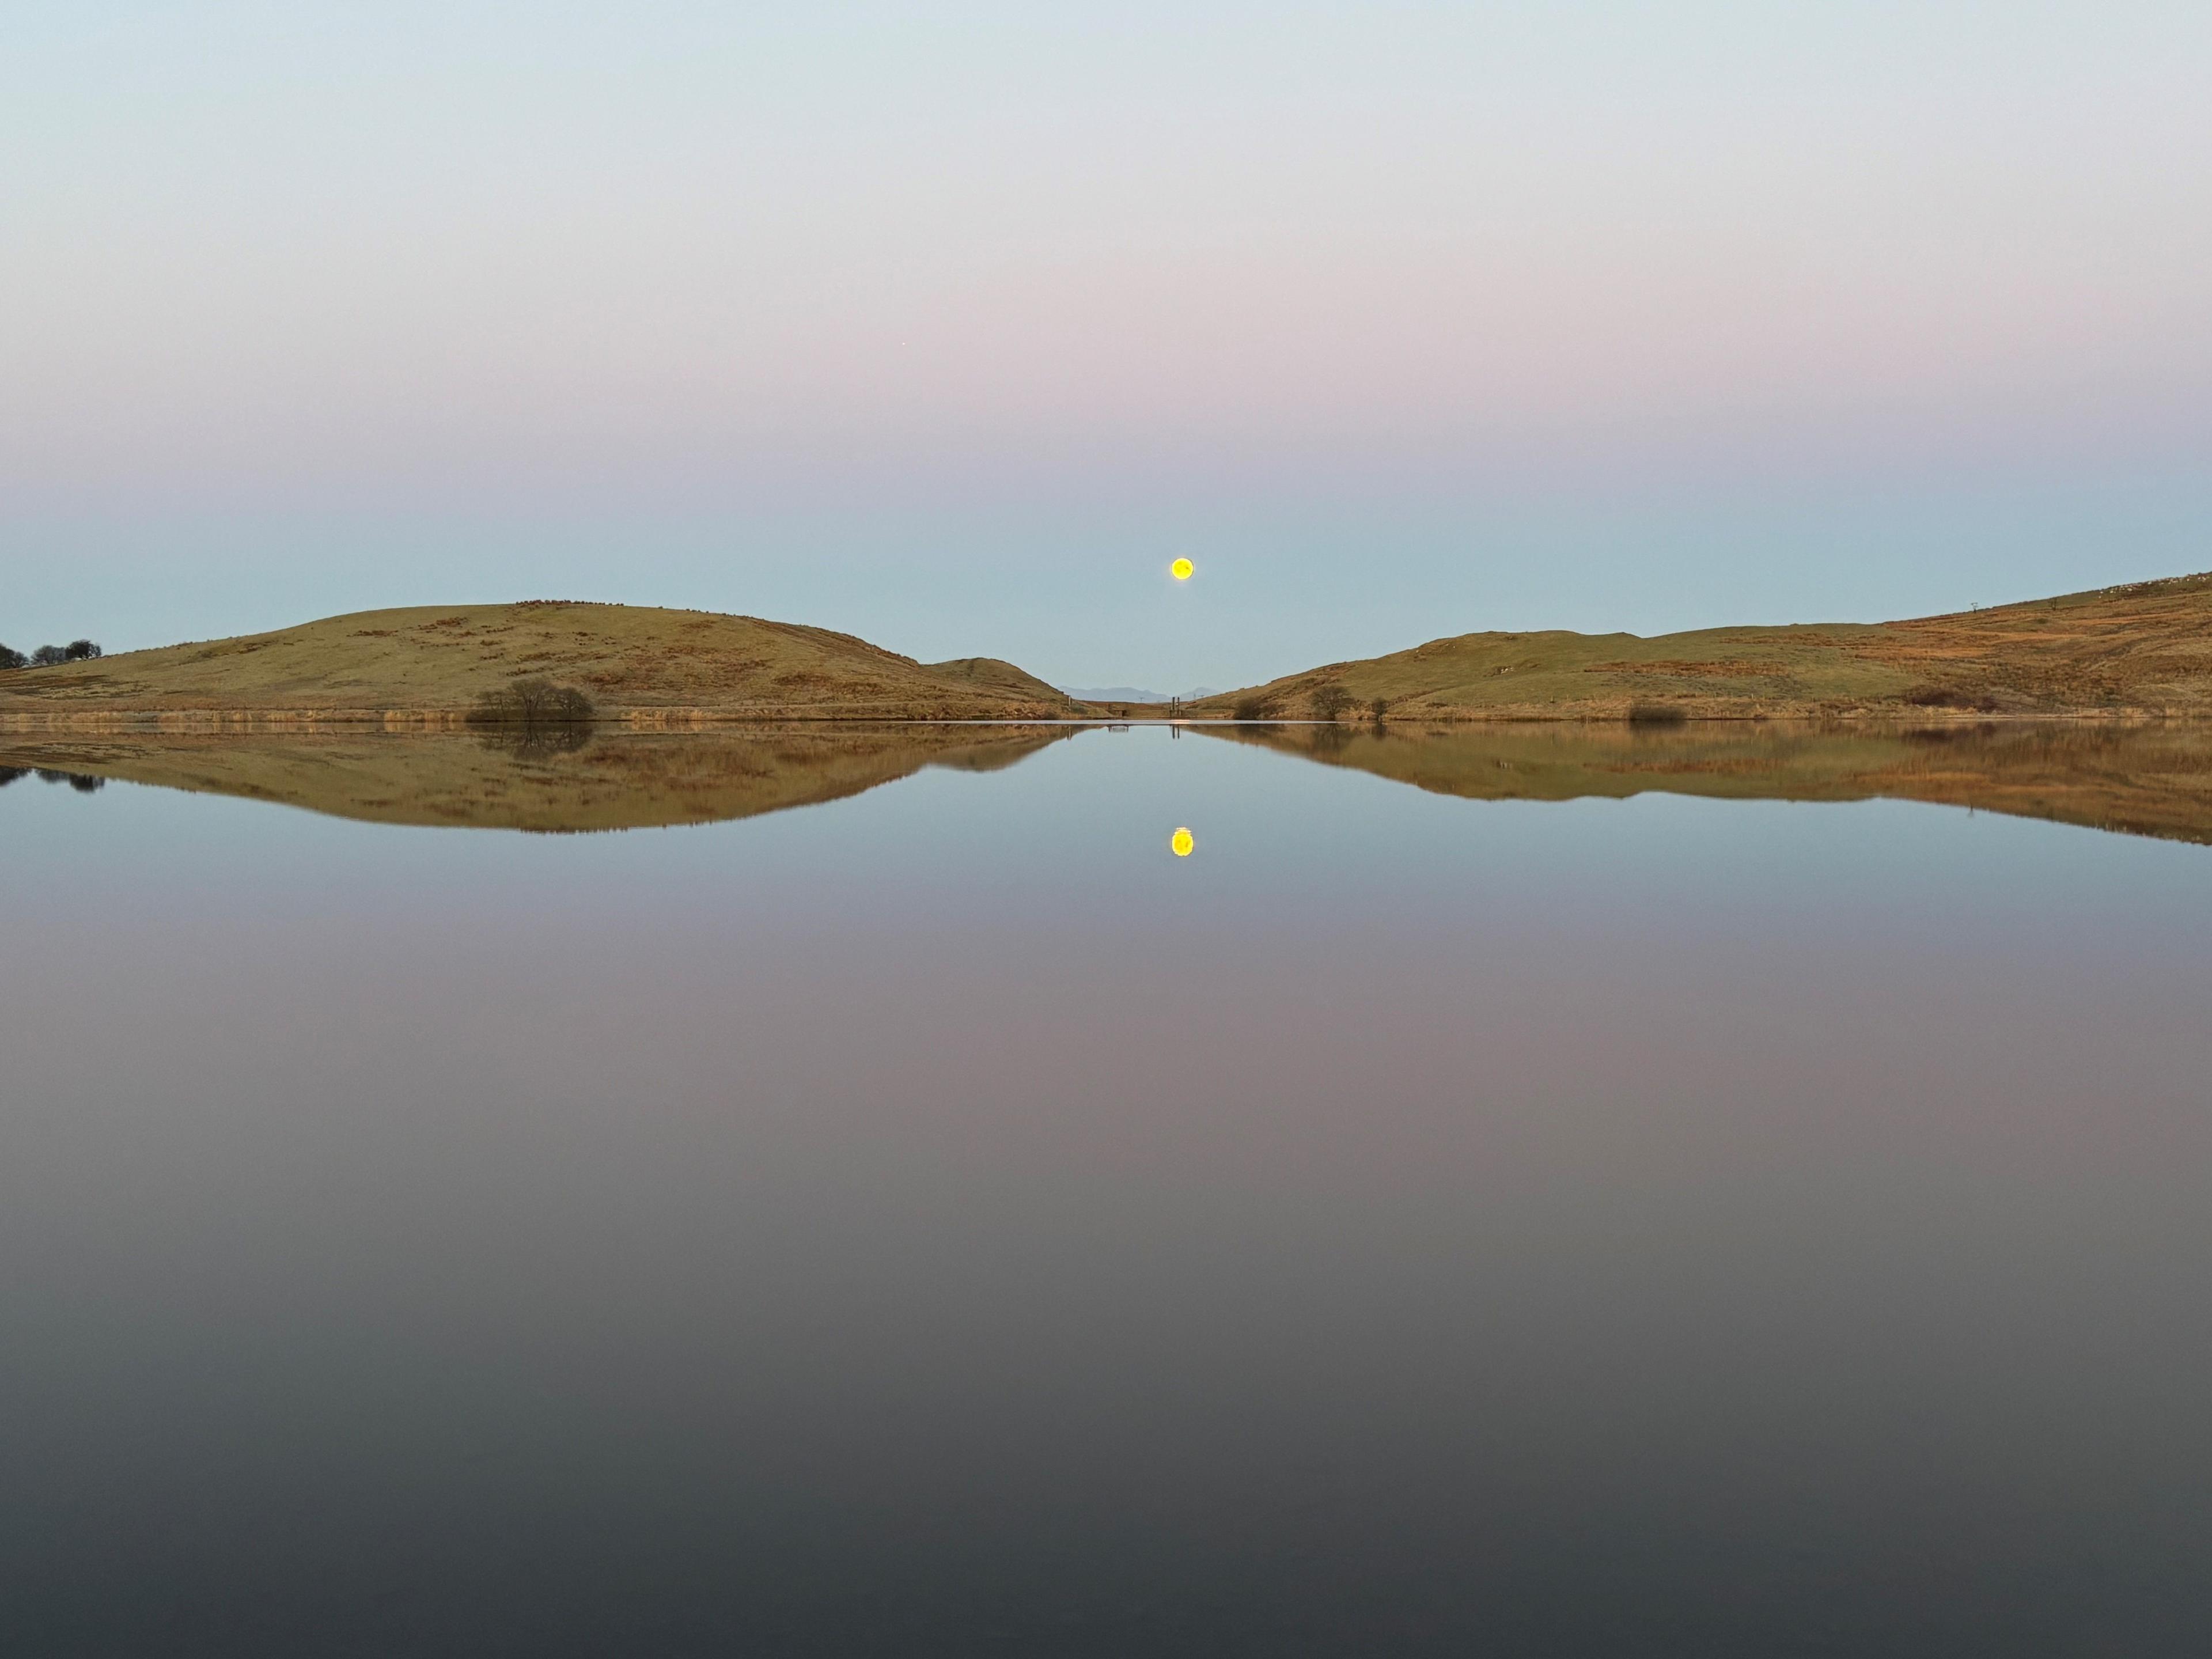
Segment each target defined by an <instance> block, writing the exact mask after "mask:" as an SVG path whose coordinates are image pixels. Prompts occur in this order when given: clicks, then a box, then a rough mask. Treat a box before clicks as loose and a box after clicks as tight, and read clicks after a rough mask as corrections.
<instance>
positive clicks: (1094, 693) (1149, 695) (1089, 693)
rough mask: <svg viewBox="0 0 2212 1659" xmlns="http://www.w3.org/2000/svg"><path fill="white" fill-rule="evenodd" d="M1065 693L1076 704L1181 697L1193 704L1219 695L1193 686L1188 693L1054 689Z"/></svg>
mask: <svg viewBox="0 0 2212 1659" xmlns="http://www.w3.org/2000/svg"><path fill="white" fill-rule="evenodd" d="M1054 690H1060V691H1065V692H1066V694H1067V695H1068V696H1071V697H1073V698H1074V699H1075V700H1076V701H1077V702H1170V701H1171V699H1172V698H1174V697H1181V698H1182V700H1183V701H1184V702H1196V701H1197V700H1198V699H1199V698H1200V697H1218V696H1220V695H1221V693H1219V692H1218V691H1217V690H1214V689H1213V688H1212V686H1210V685H1199V686H1193V687H1192V688H1191V689H1190V690H1188V691H1177V692H1172V693H1170V692H1167V691H1147V690H1144V689H1143V688H1142V687H1140V686H1134V685H1062V686H1056V687H1054Z"/></svg>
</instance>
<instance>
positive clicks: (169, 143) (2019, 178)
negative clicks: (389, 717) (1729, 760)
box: [0, 0, 2212, 690]
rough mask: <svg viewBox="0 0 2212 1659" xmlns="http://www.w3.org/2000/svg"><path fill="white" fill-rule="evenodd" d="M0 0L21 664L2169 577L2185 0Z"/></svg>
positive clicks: (2181, 487) (1041, 637) (1067, 658)
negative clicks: (886, 0)
mask: <svg viewBox="0 0 2212 1659" xmlns="http://www.w3.org/2000/svg"><path fill="white" fill-rule="evenodd" d="M0 37H3V38H0V640H4V641H7V642H8V643H10V644H13V645H15V646H17V647H25V646H27V645H30V644H34V643H37V642H39V641H42V640H45V639H48V638H67V637H70V636H73V635H79V634H87V633H89V634H92V635H94V636H96V637H100V638H101V639H103V640H104V641H106V643H108V644H109V645H110V646H111V647H126V646H136V645H145V644H153V643H158V642H161V641H167V640H171V639H176V638H181V637H205V636H209V635H218V634H226V633H235V632H243V631H248V630H252V629H262V628H268V627H275V626H279V625H282V624H284V623H290V622H295V621H301V620H304V619H306V618H307V617H311V616H316V615H322V614H327V613H329V612H332V611H342V610H353V609H361V608H366V607H369V606H374V605H398V604H423V603H435V602H439V601H446V600H461V599H501V598H527V597H535V596H553V597H568V598H592V599H621V600H627V601H633V602H639V603H653V604H668V605H698V606H704V607H710V608H714V609H718V610H734V611H750V612H754V613H757V614H763V615H769V616H775V617H785V618H787V619H791V620H796V621H806V622H817V623H824V624H827V625H830V626H835V627H839V628H844V629H852V630H854V631H856V632H859V633H862V634H864V635H867V636H868V637H870V638H872V639H875V640H877V641H879V642H881V643H883V644H885V645H888V646H890V647H893V648H895V649H898V650H902V651H907V652H910V653H914V654H915V655H918V656H922V657H925V658H932V657H939V656H945V655H951V654H963V655H964V654H969V653H993V654H1000V655H1006V656H1010V657H1012V658H1014V659H1017V660H1018V661H1021V662H1022V663H1024V665H1026V666H1029V667H1030V668H1032V669H1034V670H1036V671H1038V672H1041V673H1043V674H1045V675H1047V676H1048V677H1049V678H1055V679H1058V680H1060V681H1062V682H1063V683H1076V684H1101V683H1109V682H1120V683H1127V682H1133V683H1137V684H1153V685H1156V686H1158V687H1160V688H1161V689H1164V690H1177V689H1182V688H1183V687H1186V686H1188V685H1190V684H1194V683H1198V682H1205V683H1208V684H1215V685H1222V684H1238V683H1243V682H1248V681H1250V680H1253V679H1256V678H1264V677H1266V676H1267V675H1272V674H1273V673H1277V672H1281V671H1287V670H1290V669H1292V668H1296V667H1300V666H1304V665H1308V664H1310V663H1312V662H1315V661H1320V660H1327V659H1335V658H1342V657H1347V656H1352V655H1362V654H1366V653H1371V652H1376V651H1382V650H1389V649H1394V648H1397V647H1402V646H1406V645H1410V644H1413V643H1416V642H1418V641H1420V640H1423V639H1426V638H1431V637H1433V636H1436V635H1442V634H1450V633H1459V632H1464V631H1467V630H1469V629H1478V628H1487V627H1507V628H1528V627H1540V626H1565V627H1576V628H1583V629H1632V630H1635V631H1638V632H1653V631H1657V630H1660V629H1668V628H1676V627H1685V626H1695V625H1702V624H1706V623H1726V622H1745V621H1787V620H1816V619H1832V618H1869V619H1870V618H1874V617H1883V616H1893V615H1903V614H1911V613H1914V612H1918V611H1927V610H1933V609H1944V608H1950V607H1953V606H1962V605H1966V604H1969V603H1974V602H1983V603H1989V602H1995V601H1997V600H2001V599H2010V598H2020V597H2026V596H2028V595H2032V594H2035V593H2039V592H2052V591H2058V590H2063V589H2071V588H2079V587H2085V586H2093V585H2096V584H2100V583H2103V582H2107V581H2112V580H2122V579H2128V578H2134V577H2142V576H2149V575H2157V574H2172V573H2175V572H2178V571H2181V570H2194V569H2202V568H2207V567H2212V449H2209V448H2208V440H2212V96H2208V94H2207V92H2206V88H2207V86H2208V85H2212V6H2207V5H2205V4H2203V3H2202V0H2195V3H2146V0H2098V3H2073V0H2067V3H2035V0H2002V3H1987V4H1982V3H1965V0H1913V3H1896V4H1891V3H1881V0H1850V3H1833V4H1812V3H1787V0H1761V3H1751V0H1744V3H1723V0H1675V3H1645V4H1604V3H1586V4H1575V3H1567V0H1563V3H1547V4H1535V3H1528V4H1522V5H1517V6H1499V5H1491V6H1484V5H1476V4H1470V3H1461V4H1450V5H1446V4H1410V3H1389V0H1363V3H1358V4H1339V5H1322V4H1310V3H1307V4H1300V3H1274V4H1267V5H1261V4H1207V3H1201V0H1182V3H1176V4H1165V3H1152V0H1115V3H1113V4H1088V3H1077V0H1068V3H1062V4H1053V5H1044V4H1038V3H1036V0H1028V3H1004V4H984V3H951V0H948V3H939V4H933V5H927V6H924V5H893V4H866V3H860V4H829V3H824V4H820V5H813V6H801V5H794V4H791V3H781V4H775V5H750V6H749V5H742V4H734V3H716V4H707V3H651V0H643V3H635V0H633V3H625V4H619V5H617V4H612V3H607V4H597V5H586V4H562V3H553V0H537V3H526V4H525V3H516V4H509V5H488V4H471V3H466V0H441V3H437V4H416V3H409V0H378V3H374V4H370V3H358V4H317V3H301V0H289V3H270V4H231V3H222V0H197V3H195V4H193V5H191V6H176V5H163V4H148V5H135V6H134V5H119V4H110V3H105V0H67V3H53V4H47V3H41V0H14V3H12V4H10V5H9V6H8V8H7V20H6V23H5V26H4V31H0ZM1178 555H1187V556H1189V557H1191V558H1193V559H1194V560H1195V561H1196V562H1197V564H1198V566H1199V575H1198V578H1197V579H1196V580H1194V581H1193V582H1192V583H1191V584H1190V585H1189V586H1188V588H1187V589H1182V590H1176V589H1175V588H1173V587H1172V586H1171V585H1170V583H1169V582H1168V581H1167V580H1166V576H1165V568H1166V565H1167V562H1168V561H1169V560H1170V559H1171V558H1173V557H1175V556H1178Z"/></svg>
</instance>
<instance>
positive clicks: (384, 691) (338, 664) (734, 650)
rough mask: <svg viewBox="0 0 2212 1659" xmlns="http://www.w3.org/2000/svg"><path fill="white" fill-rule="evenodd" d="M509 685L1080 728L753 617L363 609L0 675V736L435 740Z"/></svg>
mask: <svg viewBox="0 0 2212 1659" xmlns="http://www.w3.org/2000/svg"><path fill="white" fill-rule="evenodd" d="M521 677H530V678H540V679H546V680H550V681H553V682H555V683H556V684H562V685H573V686H574V687H576V688H577V689H579V690H581V691H583V692H585V693H586V695H587V696H590V697H591V699H592V702H594V703H595V704H596V705H598V707H599V710H600V712H601V714H603V715H605V716H607V717H610V718H612V719H616V720H623V719H630V720H634V721H635V722H637V723H644V724H658V723H663V722H670V721H672V722H675V723H678V724H681V723H684V722H687V721H690V720H727V719H810V720H992V719H1022V720H1036V719H1062V718H1068V717H1071V716H1073V715H1074V714H1077V712H1078V710H1077V708H1076V706H1075V704H1074V703H1073V702H1071V701H1070V700H1069V699H1068V698H1066V696H1062V695H1061V694H1060V692H1059V691H1057V690H1054V689H1053V688H1052V687H1051V686H1049V685H1047V684H1045V683H1044V682H1043V681H1042V680H1039V679H1036V678H1034V677H1033V676H1030V675H1029V674H1025V673H1024V672H1023V671H1021V670H1020V669H1018V668H1017V667H1015V666H1014V665H1012V663H1006V662H1000V661H998V660H996V659H993V658H987V657H975V658H966V659H961V660H959V661H956V662H947V663H935V664H928V663H919V662H916V661H915V660H914V659H912V658H910V657H902V656H899V655H897V654H896V653H893V652H890V651H885V650H883V649H881V648H880V647H877V646H872V645H870V644H869V643H868V642H867V641H865V640H859V639H855V638H854V637H853V636H852V635H848V634H835V633H831V632H830V631H829V630H828V629H820V628H803V627H799V626H797V625H795V624H793V623H774V622H763V621H762V620H760V619H759V618H757V617H727V616H720V615H717V614H714V613H712V612H707V611H659V610H653V609H648V608H646V607H642V606H635V605H580V604H577V605H570V604H560V603H546V602H537V603H531V604H524V605H435V606H418V607H416V608H413V609H410V610H404V611H364V612H362V613H359V614H356V615H354V616H348V617H328V618H325V620H323V621H321V622H314V623H307V624H305V625H304V626H301V627H299V628H288V629H282V630H280V631H279V632H276V633H274V634H256V635H246V636H244V637H241V638H238V639H229V640H216V641H209V642H207V643H204V644H195V645H178V646H168V647H163V648H161V649H160V650H154V651H133V652H130V653H125V654H122V655H118V656H112V657H104V658H101V659H99V660H97V661H94V662H86V663H72V664H68V665H62V666H58V667H53V668H42V669H35V670H19V671H14V672H10V673H4V674H0V726H12V727H14V728H15V729H18V730H21V729H26V728H35V727H37V726H44V725H48V724H52V723H53V721H54V720H55V717H58V716H61V717H73V716H85V715H94V716H97V715H137V714H167V715H173V716H191V715H200V716H214V715H235V716H238V717H240V718H241V719H243V720H249V721H251V720H263V721H267V722H270V723H276V724H281V723H283V720H287V719H293V718H301V719H313V720H395V719H404V720H414V721H416V723H420V724H425V725H431V726H436V725H441V724H447V723H451V722H453V721H457V720H459V719H460V718H461V717H462V716H463V715H464V714H465V712H466V711H467V710H468V709H469V708H471V706H473V705H474V704H475V703H476V702H477V699H478V698H479V697H480V696H483V695H484V694H485V693H488V692H496V691H497V690H500V689H501V687H503V686H505V685H507V684H509V683H510V682H511V681H513V680H514V679H516V678H521ZM69 723H75V722H74V721H73V720H72V721H70V722H69Z"/></svg>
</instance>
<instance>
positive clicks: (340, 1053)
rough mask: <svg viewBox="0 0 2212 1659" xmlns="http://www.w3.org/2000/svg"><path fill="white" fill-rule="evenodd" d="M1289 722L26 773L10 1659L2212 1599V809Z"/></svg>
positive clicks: (3, 1249) (1999, 1625) (1767, 1620)
mask: <svg viewBox="0 0 2212 1659" xmlns="http://www.w3.org/2000/svg"><path fill="white" fill-rule="evenodd" d="M393 741H395V742H405V741H407V740H404V739H395V740H393ZM678 741H684V740H678ZM702 741H704V740H702ZM724 741H734V740H724ZM685 752H690V751H685ZM1377 752H1378V753H1380V752H1381V751H1379V750H1378V751H1377ZM1396 753H1397V751H1395V750H1392V751H1389V755H1385V756H1384V757H1383V759H1384V760H1389V757H1390V756H1394V755H1395V754H1396ZM1316 758H1322V759H1326V758H1331V757H1328V756H1313V755H1308V754H1302V753H1299V752H1279V751H1278V750H1275V749H1271V748H1269V747H1267V746H1266V745H1265V744H1260V743H1251V742H1245V743H1239V742H1228V741H1222V740H1219V739H1218V738H1208V737H1206V736H1204V735H1201V734H1198V733H1191V734H1187V735H1185V736H1183V737H1181V738H1174V737H1171V736H1170V733H1169V732H1168V731H1166V730H1164V729H1158V728H1149V729H1147V728H1140V729H1139V730H1137V731H1134V732H1097V731H1092V732H1083V733H1081V734H1079V735H1077V736H1075V737H1074V738H1073V739H1072V740H1065V741H1061V740H1054V741H1051V742H1048V743H1042V744H1040V745H1039V746H1038V747H1036V750H1035V751H1034V752H1029V753H1025V754H1023V755H1020V756H1018V757H1015V763H1012V764H1006V763H1005V757H1000V759H998V760H994V761H991V762H989V763H987V767H988V768H994V769H979V768H984V763H976V762H973V761H964V762H956V763H952V764H936V765H930V766H927V767H925V768H923V769H920V770H915V771H912V772H911V774H910V775H905V776H903V777H895V778H894V779H893V781H889V782H886V783H884V784H883V785H882V787H872V788H869V787H863V792H862V793H849V794H847V795H846V796H845V798H842V799H832V800H829V801H827V802H825V803H823V804H818V805H806V806H801V807H799V808H796V809H794V810H787V811H773V812H769V813H767V814H765V815H763V816H756V817H744V818H742V819H735V820H732V821H726V822H720V823H707V824H702V825H693V826H687V827H678V828H665V829H634V830H629V831H627V832H624V833H611V834H597V835H570V836H557V835H521V834H516V833H513V832H511V831H499V830H492V829H432V828H422V827H416V826H412V825H409V824H404V823H375V822H366V821H362V820H361V819H358V818H348V817H331V816H319V815H316V814H313V813H310V812H306V811H297V810H293V809H290V808H288V807H285V806H283V805H271V804H269V803H268V802H266V801H260V800H250V799H234V798H226V797H224V796H222V795H216V794H207V793H183V792H181V791H179V790H175V789H165V788H157V787H144V786H141V785H134V784H131V783H127V782H118V783H114V784H111V785H109V786H108V787H104V788H101V789H100V790H99V791H98V792H97V793H90V792H88V791H86V790H77V789H70V788H66V787H49V786H46V785H42V784H40V782H39V781H37V780H36V779H35V778H33V777H28V776H26V777H23V778H21V779H20V780H18V781H15V782H14V783H13V784H11V785H10V786H9V787H7V788H6V789H5V790H4V791H0V850H4V854H5V875H4V878H0V939H4V941H5V951H4V954H0V1261H4V1263H5V1272H4V1275H0V1333H4V1336H5V1345H4V1352H3V1353H0V1650H4V1651H5V1652H7V1653H9V1654H10V1655H21V1656H44V1655H71V1656H76V1655H108V1654H116V1655H123V1654H130V1655H143V1654H162V1655H179V1654H191V1655H198V1654H222V1655H225V1656H252V1655H283V1656H300V1655H318V1656H319V1655H349V1656H350V1655H361V1656H370V1655H376V1656H384V1655H392V1654H406V1655H410V1656H423V1655H437V1656H445V1655H453V1656H464V1655H465V1656H480V1655H514V1656H526V1655H527V1656H556V1655H559V1656H565V1655H597V1654H606V1653H617V1652H619V1653H631V1654H650V1655H692V1654H698V1655H709V1654H712V1655H725V1654H748V1655H751V1654H765V1655H781V1654H866V1655H878V1654H880V1655H887V1656H888V1655H914V1654H939V1653H944V1654H987V1653H1006V1654H1023V1655H1032V1654H1054V1655H1058V1654H1071V1655H1094V1654H1095V1655H1123V1654H1135V1653H1146V1654H1171V1655H1179V1654H1192V1655H1197V1654H1205V1655H1227V1654H1252V1655H1297V1654H1315V1655H1338V1654H1368V1653H1391V1654H1453V1655H1462V1654H1469V1653H1483V1654H1500V1655H1579V1654H1637V1655H1675V1654H1680V1655H1700V1656H1712V1655H1745V1656H1754V1655H1755V1656H1771V1655H1782V1654H1792V1653H1808V1654H1826V1653H1834V1654H1866V1653H1881V1654H1885V1655H1923V1654H1924V1655H1931V1656H1932V1655H1944V1656H1958V1655H1971V1654H1990V1655H2006V1656H2021V1655H2090V1654H2098V1655H2105V1654H2128V1655H2151V1654H2161V1655H2162V1654H2179V1653H2186V1652H2203V1651H2208V1650H2212V1590H2208V1589H2207V1588H2206V1586H2207V1583H2208V1582H2209V1581H2212V1571H2208V1568H2207V1565H2206V1564H2207V1562H2208V1561H2212V1412H2208V1410H2207V1408H2206V1402H2207V1400H2208V1398H2212V1018H2208V1015H2212V847H2207V846H2203V845H2197V844H2191V843H2190V842H2183V841H2172V840H2159V839H2151V838H2148V837H2143V836H2129V835H2121V834H2114V833H2106V832H2104V831H2101V830H2099V829H2093V828H2086V827H2078V826H2076V825H2074V824H2069V823H2057V822H2049V821H2042V820H2039V819H2037V818H2033V817H2007V816H1998V815H1994V814H1992V813H1990V812H1987V811H1981V812H1969V811H1965V810H1960V809H1959V808H1957V807H1954V806H1948V805H1933V804H1923V803H1922V802H1918V801H1912V800H1900V799H1861V800H1836V801H1810V800H1799V801H1789V800H1771V799H1770V800H1762V799H1698V798H1694V797H1686V796H1682V795H1678V794H1671V793H1638V794H1635V795H1633V797H1632V798H1631V799H1595V798H1584V799H1464V798H1460V797H1461V795H1462V794H1464V793H1467V792H1466V791H1461V792H1460V793H1459V794H1455V793H1437V792H1435V791H1434V790H1433V789H1432V788H1431V789H1425V788H1415V787H1407V786H1406V784H1404V783H1401V782H1398V781H1392V779H1391V778H1389V777H1387V776H1384V775H1378V773H1377V772H1376V770H1373V769H1361V768H1360V767H1359V766H1358V765H1350V764H1316V763H1315V760H1316ZM1338 758H1341V757H1338ZM1392 763H1394V764H1395V761H1394V762H1392ZM1382 764H1383V761H1379V760H1378V761H1377V762H1376V765H1377V766H1381V765H1382ZM1409 764H1410V763H1409ZM1484 764H1485V765H1486V766H1493V767H1497V768H1503V767H1505V766H1507V765H1509V764H1514V765H1517V764H1520V763H1518V762H1513V763H1508V762H1506V761H1503V760H1500V761H1495V762H1488V761H1486V762H1485V763H1484ZM763 775H765V774H763ZM1569 793H1572V792H1569ZM375 799H378V800H384V799H386V796H382V795H380V796H377V797H375ZM395 810H396V809H395ZM595 810H596V809H595ZM2100 810H2102V809H2100ZM1184 826H1187V827H1188V828H1189V829H1191V830H1192V832H1193V835H1194V842H1195V846H1194V851H1193V853H1192V854H1191V855H1190V856H1188V857H1187V858H1178V857H1176V856H1175V855H1174V854H1173V853H1172V852H1171V851H1170V844H1169V842H1170V834H1171V833H1172V832H1173V831H1174V830H1175V829H1177V828H1178V827H1184Z"/></svg>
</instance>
